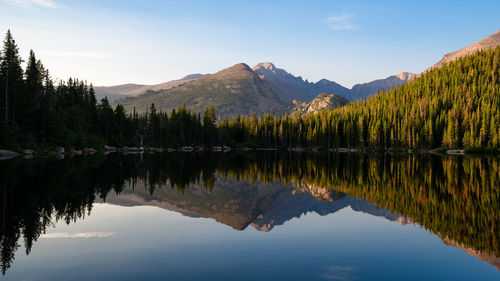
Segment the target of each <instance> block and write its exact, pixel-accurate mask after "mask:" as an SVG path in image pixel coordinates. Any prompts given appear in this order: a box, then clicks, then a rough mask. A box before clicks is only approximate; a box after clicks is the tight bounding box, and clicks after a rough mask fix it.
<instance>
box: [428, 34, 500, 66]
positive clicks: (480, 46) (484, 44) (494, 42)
mask: <svg viewBox="0 0 500 281" xmlns="http://www.w3.org/2000/svg"><path fill="white" fill-rule="evenodd" d="M497 46H500V30H499V31H497V32H496V33H494V34H492V35H490V36H488V37H486V38H484V39H483V40H481V41H479V42H476V43H474V44H472V45H469V46H467V47H465V48H463V49H461V50H458V51H455V52H452V53H448V54H446V55H444V56H443V58H442V59H441V60H440V61H439V62H438V63H436V64H435V65H433V66H431V67H429V68H428V69H427V70H425V71H424V72H427V71H429V70H431V69H434V68H438V67H441V66H443V65H444V64H446V63H449V62H451V61H454V60H456V59H458V58H461V57H464V56H467V55H470V54H472V53H474V52H477V51H479V50H486V49H490V48H495V47H497Z"/></svg>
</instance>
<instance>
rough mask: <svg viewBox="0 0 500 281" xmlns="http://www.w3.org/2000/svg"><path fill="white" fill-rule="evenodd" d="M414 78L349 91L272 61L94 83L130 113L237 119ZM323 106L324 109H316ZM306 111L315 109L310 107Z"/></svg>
mask: <svg viewBox="0 0 500 281" xmlns="http://www.w3.org/2000/svg"><path fill="white" fill-rule="evenodd" d="M498 45H500V31H499V32H497V33H495V34H493V35H491V36H489V37H487V38H485V39H483V40H481V41H479V42H477V43H475V44H472V45H470V46H468V47H466V48H464V49H461V50H459V51H456V52H453V53H449V54H446V55H445V56H444V57H443V59H441V61H439V62H438V63H437V64H435V65H433V66H432V67H430V68H429V69H432V68H435V67H439V66H441V65H443V64H444V63H447V62H450V61H452V60H454V59H456V58H459V57H461V56H465V55H468V54H470V53H472V52H474V51H477V50H482V49H486V48H491V47H494V46H498ZM416 76H418V75H417V74H414V73H408V72H401V73H399V74H397V75H392V76H389V77H387V78H384V79H378V80H374V81H371V82H368V83H363V84H356V85H354V86H353V87H352V88H351V89H348V88H346V87H343V86H342V85H340V84H338V83H336V82H333V81H330V80H327V79H321V80H319V81H318V82H315V83H313V82H309V81H307V80H304V79H303V78H302V77H301V76H294V75H292V74H290V73H288V72H287V71H286V70H284V69H280V68H277V67H276V66H275V65H274V64H273V63H271V62H263V63H259V64H257V65H256V66H254V67H253V68H250V67H248V66H247V65H246V64H242V63H241V64H237V65H235V66H232V67H229V68H226V69H224V70H222V71H219V72H217V73H215V74H210V75H202V74H193V75H188V76H186V77H184V78H182V79H179V80H173V81H169V82H165V83H161V84H157V85H137V84H125V85H119V86H111V87H96V88H95V90H96V96H97V97H98V98H101V97H103V96H108V99H110V100H114V101H115V103H120V104H123V105H124V106H125V108H126V109H127V111H129V112H130V111H131V110H132V109H133V108H135V109H136V110H137V111H138V112H145V111H147V109H148V108H149V106H150V105H151V103H154V104H155V106H156V108H157V109H159V110H164V111H170V110H172V109H174V108H177V107H178V106H179V105H182V104H185V105H186V106H187V107H188V108H189V109H191V110H192V111H195V112H199V113H202V112H203V111H204V109H205V108H206V107H208V106H209V105H213V106H214V107H215V110H216V113H217V114H218V115H219V116H221V117H234V116H236V115H250V114H251V113H277V114H283V113H285V112H289V111H290V108H296V107H297V106H298V107H299V108H298V110H303V108H302V109H300V106H305V103H307V102H310V101H312V100H313V99H314V98H315V97H316V96H317V95H319V94H321V93H328V94H334V95H336V96H340V97H343V98H345V99H346V100H347V101H354V100H360V99H365V98H367V97H368V96H370V95H374V94H377V92H379V91H385V90H388V89H390V88H392V87H398V86H401V85H404V84H405V83H407V82H408V81H411V80H413V79H415V77H416ZM323 98H324V97H323ZM304 102H305V103H304ZM314 102H316V101H314ZM323 104H325V105H326V103H323ZM316 105H318V104H316ZM309 108H316V107H314V106H313V107H309ZM325 108H328V106H327V107H325ZM320 109H322V108H316V110H320ZM308 111H309V112H311V111H310V110H309V109H308Z"/></svg>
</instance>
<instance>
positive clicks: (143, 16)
mask: <svg viewBox="0 0 500 281" xmlns="http://www.w3.org/2000/svg"><path fill="white" fill-rule="evenodd" d="M499 11H500V1H498V0H496V1H437V0H434V1H404V0H399V1H320V0H318V1H293V0H288V1H257V0H254V1H234V0H233V1H194V0H182V1H181V0H179V1H106V0H101V1H94V0H90V1H73V0H0V32H1V33H5V32H6V31H7V29H11V31H12V32H13V34H14V37H15V39H16V41H17V43H18V45H19V47H20V51H21V54H22V56H23V57H24V58H27V55H28V53H29V49H33V50H34V51H35V53H36V55H37V57H38V58H40V59H41V60H42V62H43V63H44V64H45V66H46V67H48V68H49V70H50V71H51V73H52V76H53V77H54V78H61V79H66V78H68V77H70V76H71V77H79V78H81V79H85V80H88V81H90V82H92V83H93V84H94V85H114V84H122V83H129V82H131V83H143V84H153V83H160V82H165V81H168V80H173V79H178V78H181V77H182V76H184V75H187V74H190V73H214V72H216V71H218V70H221V69H223V68H225V67H229V66H231V65H233V64H236V63H239V62H245V63H247V64H248V65H250V66H253V65H255V64H257V63H259V62H264V61H271V62H273V63H274V64H275V65H276V66H277V67H280V68H284V69H286V70H287V71H289V72H290V73H292V74H294V75H297V76H298V75H300V76H302V77H303V78H305V79H309V80H310V81H317V80H319V79H322V78H327V79H329V80H333V81H336V82H338V83H340V84H342V85H344V86H346V87H351V86H352V85H353V84H356V83H363V82H368V81H371V80H374V79H379V78H385V77H387V76H390V75H392V74H397V73H399V72H401V71H409V72H415V73H418V72H421V71H423V70H424V69H426V68H427V67H429V66H430V65H432V64H434V63H435V62H437V61H438V60H439V59H440V58H441V57H442V56H443V55H444V54H445V53H447V52H450V51H454V50H458V49H461V48H463V47H465V46H467V45H469V44H472V43H474V42H476V41H479V40H480V39H482V38H484V37H487V36H489V35H491V34H493V33H495V32H496V31H498V30H499V29H500V16H499ZM2 36H3V35H2Z"/></svg>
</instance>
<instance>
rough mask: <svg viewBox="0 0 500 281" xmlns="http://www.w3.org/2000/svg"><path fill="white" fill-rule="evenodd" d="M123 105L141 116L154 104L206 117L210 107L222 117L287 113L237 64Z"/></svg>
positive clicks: (268, 89)
mask: <svg viewBox="0 0 500 281" xmlns="http://www.w3.org/2000/svg"><path fill="white" fill-rule="evenodd" d="M119 102H120V103H121V104H122V105H123V106H124V107H125V109H127V111H130V110H132V109H133V108H134V107H135V108H136V110H137V111H138V112H146V111H147V110H148V108H149V106H150V105H151V104H152V103H154V104H155V106H156V108H157V109H158V110H163V111H170V110H172V109H176V108H177V107H179V106H181V105H186V107H187V108H189V109H190V110H191V111H194V112H196V113H203V111H204V110H205V109H206V107H208V106H209V105H212V106H214V109H215V111H216V113H217V115H219V116H221V117H236V116H237V115H249V113H252V112H253V113H256V114H259V113H275V114H278V113H282V112H283V111H284V110H285V109H286V106H285V105H284V104H283V103H282V102H281V101H280V100H279V98H278V97H277V96H276V94H275V93H274V92H273V90H272V89H271V87H270V86H269V85H268V84H267V82H265V81H263V80H262V79H261V78H259V76H258V75H257V74H256V73H255V72H253V70H252V69H251V68H250V67H249V66H248V65H247V64H245V63H238V64H235V65H233V66H231V67H228V68H225V69H223V70H221V71H219V72H217V73H214V74H209V75H205V76H203V77H201V78H198V79H193V80H191V81H188V82H186V83H183V84H182V85H179V86H177V87H174V88H170V89H167V90H160V91H155V92H151V93H148V94H146V95H144V94H143V95H140V96H138V97H134V98H126V99H123V100H120V101H119Z"/></svg>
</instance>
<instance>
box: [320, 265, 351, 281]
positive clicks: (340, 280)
mask: <svg viewBox="0 0 500 281" xmlns="http://www.w3.org/2000/svg"><path fill="white" fill-rule="evenodd" d="M355 271H356V270H355V269H354V268H353V267H351V266H338V265H332V266H329V267H328V268H327V269H326V273H324V274H323V277H324V278H325V279H327V280H336V281H350V280H353V279H354V276H353V273H354V272H355Z"/></svg>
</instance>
